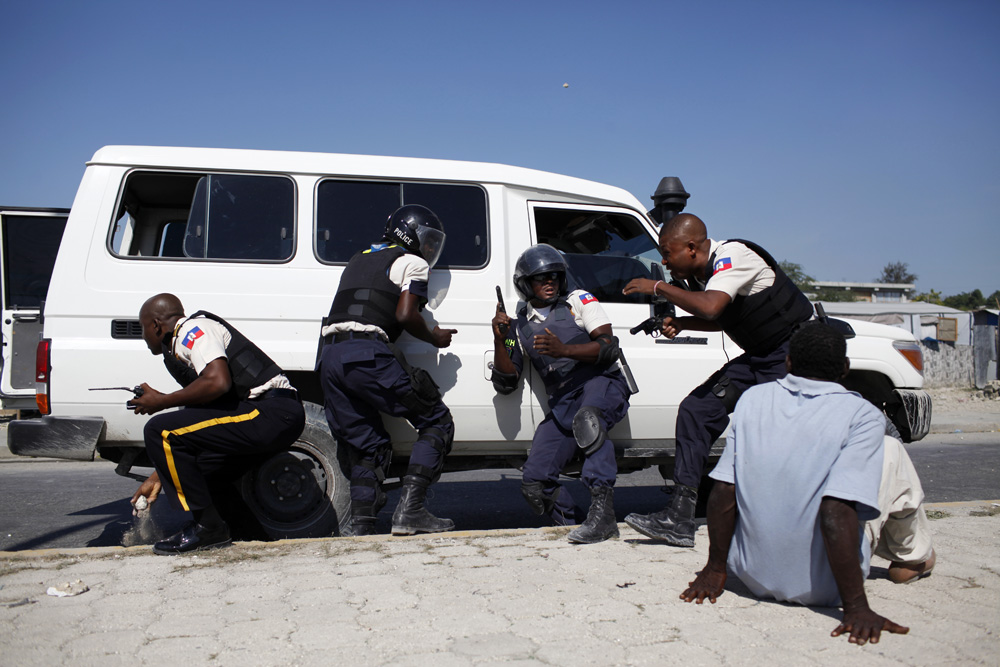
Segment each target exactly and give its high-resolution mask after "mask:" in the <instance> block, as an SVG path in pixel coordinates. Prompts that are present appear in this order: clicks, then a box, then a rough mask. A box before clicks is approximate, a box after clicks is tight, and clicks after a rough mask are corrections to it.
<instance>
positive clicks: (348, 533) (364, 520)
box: [341, 484, 386, 537]
mask: <svg viewBox="0 0 1000 667" xmlns="http://www.w3.org/2000/svg"><path fill="white" fill-rule="evenodd" d="M385 501H386V495H385V491H383V490H382V485H381V484H376V485H375V500H374V501H373V502H371V503H366V502H358V501H356V500H352V501H351V523H350V525H348V526H347V528H345V529H344V531H343V533H342V534H341V536H342V537H361V536H362V535H375V534H376V533H375V520H376V518H377V517H378V513H379V510H381V509H382V508H383V507H385Z"/></svg>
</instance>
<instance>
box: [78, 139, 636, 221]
mask: <svg viewBox="0 0 1000 667" xmlns="http://www.w3.org/2000/svg"><path fill="white" fill-rule="evenodd" d="M87 164H106V165H119V166H127V167H151V168H167V167H169V168H178V167H180V168H184V169H206V170H224V171H267V172H278V173H286V174H316V175H326V176H352V177H354V176H357V177H373V178H394V179H407V180H429V181H465V182H474V183H497V184H503V185H511V186H516V187H522V188H527V189H531V190H545V191H550V192H562V193H567V194H572V195H575V196H576V197H582V198H586V199H588V200H595V201H596V200H601V201H606V202H613V203H617V204H622V205H625V206H629V207H631V208H636V209H638V210H640V211H643V210H645V208H644V207H643V206H642V204H640V203H639V200H637V199H636V198H635V197H634V196H633V195H632V194H631V193H630V192H628V191H627V190H623V189H622V188H618V187H614V186H611V185H606V184H604V183H597V182H594V181H587V180H584V179H581V178H573V177H572V176H563V175H561V174H553V173H550V172H547V171H538V170H535V169H525V168H523V167H511V166H509V165H504V164H493V163H489V162H463V161H459V160H433V159H426V158H409V157H388V156H382V155H350V154H345V153H306V152H295V151H264V150H243V149H233V148H182V147H168V146H105V147H104V148H101V149H100V150H98V151H97V152H96V153H94V157H93V158H92V159H91V160H90V162H88V163H87Z"/></svg>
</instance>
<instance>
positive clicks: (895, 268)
mask: <svg viewBox="0 0 1000 667" xmlns="http://www.w3.org/2000/svg"><path fill="white" fill-rule="evenodd" d="M875 282H877V283H895V284H897V285H899V284H902V285H909V284H911V283H915V282H917V274H915V273H910V265H909V264H907V263H906V262H889V263H888V264H886V265H885V267H883V269H882V275H881V276H879V277H878V278H876V279H875Z"/></svg>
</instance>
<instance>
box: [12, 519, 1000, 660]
mask: <svg viewBox="0 0 1000 667" xmlns="http://www.w3.org/2000/svg"><path fill="white" fill-rule="evenodd" d="M931 509H932V511H931V516H933V517H937V518H936V520H934V521H932V524H931V525H932V528H933V530H934V539H935V548H936V549H937V552H938V565H937V568H936V569H935V571H934V574H933V575H932V576H931V577H929V578H928V579H924V580H922V581H920V582H917V583H915V584H913V585H909V586H899V585H894V584H892V583H891V582H890V581H889V580H888V579H887V578H886V572H885V569H884V568H885V567H887V563H886V562H885V561H881V560H878V559H876V560H875V562H874V563H873V565H874V567H873V573H872V577H871V578H870V579H869V581H868V582H867V585H866V589H867V591H868V597H869V600H870V603H871V606H872V608H873V609H874V610H875V611H876V612H878V613H881V614H882V615H884V616H886V617H888V618H890V619H892V620H894V621H896V622H898V623H901V624H903V625H907V626H909V627H910V634H909V635H907V636H898V635H883V638H882V641H881V642H880V643H878V644H875V645H871V644H869V645H867V646H864V647H858V646H855V645H852V644H849V643H848V642H847V639H846V638H845V637H840V638H837V639H834V638H831V637H830V636H829V634H830V631H831V630H833V628H834V627H836V625H837V623H838V620H839V618H840V612H839V610H836V609H826V608H810V607H799V606H792V605H785V604H779V603H775V602H762V601H758V600H756V599H754V598H752V597H750V596H749V595H748V594H747V593H746V590H745V589H744V588H743V587H742V585H740V584H739V583H738V582H736V581H735V580H731V581H730V583H729V585H728V587H727V591H726V593H724V594H723V596H722V597H720V598H719V601H718V603H717V604H715V605H710V604H707V603H706V604H704V605H701V606H698V605H694V604H687V603H684V602H682V601H680V600H679V599H678V595H679V594H680V592H681V591H682V590H683V589H684V588H685V586H686V584H687V582H688V581H690V580H691V579H693V576H694V573H695V571H696V570H698V569H699V568H700V567H701V566H702V565H703V564H704V563H705V560H706V557H707V551H708V537H707V532H706V529H705V527H704V526H702V528H701V529H700V530H699V534H698V539H697V546H696V547H695V548H694V549H675V548H671V547H666V546H663V545H660V544H655V543H653V542H650V541H648V540H646V539H645V538H642V537H641V536H639V535H638V534H637V533H634V532H632V531H631V530H630V529H628V528H627V527H625V526H624V525H622V539H621V540H613V541H609V542H605V543H602V544H596V545H589V546H580V545H572V544H569V543H568V542H567V541H566V540H565V532H566V529H557V528H551V529H535V530H518V531H493V532H481V533H473V532H470V533H456V534H448V535H444V536H425V537H414V538H391V537H387V536H378V537H371V538H330V539H323V540H308V541H286V542H279V543H273V544H262V543H244V544H241V545H238V546H235V547H231V548H229V549H223V550H219V551H214V552H203V553H202V554H200V555H192V556H180V557H160V556H154V555H152V554H151V553H150V551H149V547H135V548H129V549H125V548H100V549H73V550H65V551H59V552H54V551H53V552H38V551H36V552H31V553H3V554H0V665H11V666H13V665H18V666H22V665H53V664H74V665H97V664H100V665H114V664H122V665H167V664H170V665H174V664H205V663H210V664H212V665H240V666H248V665H330V664H349V665H434V666H435V667H441V666H445V667H447V666H452V665H456V666H457V665H478V664H487V663H513V664H523V665H567V666H570V665H571V666H573V667H578V666H579V665H612V664H615V665H664V664H676V665H684V666H685V667H693V666H695V665H713V666H714V665H719V664H727V665H741V664H747V665H759V664H767V665H802V664H821V665H833V664H844V663H845V662H846V661H848V660H863V661H864V664H884V665H932V664H988V665H996V664H997V656H1000V612H998V610H1000V530H998V528H1000V514H998V511H1000V506H997V505H996V504H990V503H983V504H970V503H964V504H960V505H955V506H948V507H943V506H937V507H934V508H931ZM76 580H80V582H81V583H82V585H86V586H87V587H89V590H87V591H86V592H84V593H82V594H80V595H78V596H75V597H63V598H58V597H50V596H48V595H46V589H47V588H48V587H50V586H59V585H61V584H63V583H65V582H75V581H76Z"/></svg>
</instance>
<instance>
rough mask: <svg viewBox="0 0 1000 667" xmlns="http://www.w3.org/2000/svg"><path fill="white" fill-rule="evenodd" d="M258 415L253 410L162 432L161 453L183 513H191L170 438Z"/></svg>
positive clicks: (242, 420)
mask: <svg viewBox="0 0 1000 667" xmlns="http://www.w3.org/2000/svg"><path fill="white" fill-rule="evenodd" d="M259 414H260V413H259V412H257V409H256V408H254V410H253V411H252V412H248V413H246V414H245V415H233V416H232V417H219V418H218V419H206V420H205V421H203V422H198V423H197V424H191V425H190V426H185V427H184V428H179V429H176V430H174V431H164V432H163V433H162V434H161V435H162V436H163V453H164V454H166V456H167V468H169V469H170V479H171V480H172V481H173V483H174V489H175V490H176V491H177V500H179V501H181V507H183V508H184V511H185V512H189V511H191V508H190V507H188V503H187V498H185V497H184V489H183V488H182V487H181V479H180V477H178V476H177V466H176V465H175V464H174V454H173V452H172V451H171V450H170V436H172V435H186V434H188V433H194V432H195V431H200V430H202V429H205V428H208V427H210V426H218V425H221V424H236V423H239V422H248V421H250V420H251V419H254V418H256V417H257V415H259Z"/></svg>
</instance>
